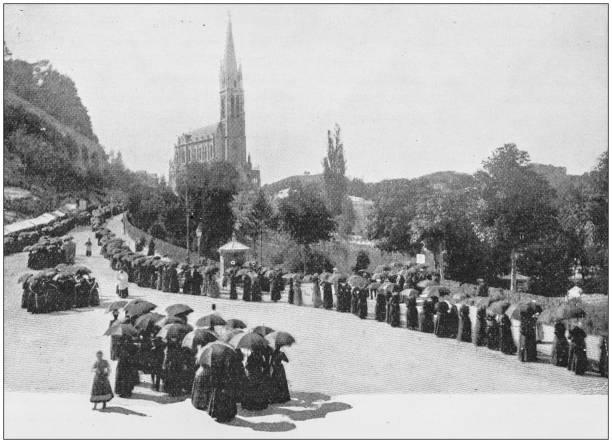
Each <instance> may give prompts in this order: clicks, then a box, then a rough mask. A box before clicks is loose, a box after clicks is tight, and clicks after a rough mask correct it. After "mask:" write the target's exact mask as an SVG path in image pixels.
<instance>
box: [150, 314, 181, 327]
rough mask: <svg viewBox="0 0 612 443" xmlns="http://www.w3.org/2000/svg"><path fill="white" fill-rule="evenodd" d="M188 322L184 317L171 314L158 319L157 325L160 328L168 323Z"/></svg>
mask: <svg viewBox="0 0 612 443" xmlns="http://www.w3.org/2000/svg"><path fill="white" fill-rule="evenodd" d="M186 323H187V322H186V321H185V319H184V318H181V317H175V316H173V315H169V316H167V317H164V316H162V317H161V318H160V319H159V320H157V322H156V325H157V326H159V327H160V328H163V327H164V326H166V325H172V324H179V325H184V324H186Z"/></svg>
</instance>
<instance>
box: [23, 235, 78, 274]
mask: <svg viewBox="0 0 612 443" xmlns="http://www.w3.org/2000/svg"><path fill="white" fill-rule="evenodd" d="M24 251H27V252H28V268H30V269H46V268H52V267H54V266H57V265H59V264H60V263H66V264H74V259H75V257H76V243H75V242H74V241H73V237H72V236H71V235H65V236H63V237H61V238H60V237H55V238H53V237H47V236H44V237H41V238H40V239H38V242H36V243H35V244H34V245H32V246H26V247H25V248H24Z"/></svg>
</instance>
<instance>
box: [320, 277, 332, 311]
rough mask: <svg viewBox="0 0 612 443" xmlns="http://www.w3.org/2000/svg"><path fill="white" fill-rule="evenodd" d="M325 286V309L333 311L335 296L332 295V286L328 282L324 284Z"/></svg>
mask: <svg viewBox="0 0 612 443" xmlns="http://www.w3.org/2000/svg"><path fill="white" fill-rule="evenodd" d="M322 286H323V308H325V309H332V308H333V307H334V296H333V293H332V284H331V283H330V282H328V281H324V282H323V283H322Z"/></svg>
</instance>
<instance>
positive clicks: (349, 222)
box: [335, 197, 357, 236]
mask: <svg viewBox="0 0 612 443" xmlns="http://www.w3.org/2000/svg"><path fill="white" fill-rule="evenodd" d="M356 219H357V217H356V215H355V210H354V209H353V203H352V202H351V200H350V199H349V198H348V197H346V198H344V199H343V200H342V211H341V213H340V215H338V216H336V217H335V221H336V226H337V227H338V234H340V235H343V236H347V235H350V234H352V233H353V228H354V226H355V221H356Z"/></svg>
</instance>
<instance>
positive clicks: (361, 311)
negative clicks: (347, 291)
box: [357, 289, 369, 320]
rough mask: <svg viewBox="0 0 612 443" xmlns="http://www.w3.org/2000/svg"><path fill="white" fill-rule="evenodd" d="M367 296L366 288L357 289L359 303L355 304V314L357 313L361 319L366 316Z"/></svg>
mask: <svg viewBox="0 0 612 443" xmlns="http://www.w3.org/2000/svg"><path fill="white" fill-rule="evenodd" d="M368 296H369V291H368V290H367V289H360V290H359V300H358V301H359V304H358V305H357V315H359V318H360V319H362V320H363V319H365V318H367V317H368Z"/></svg>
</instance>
